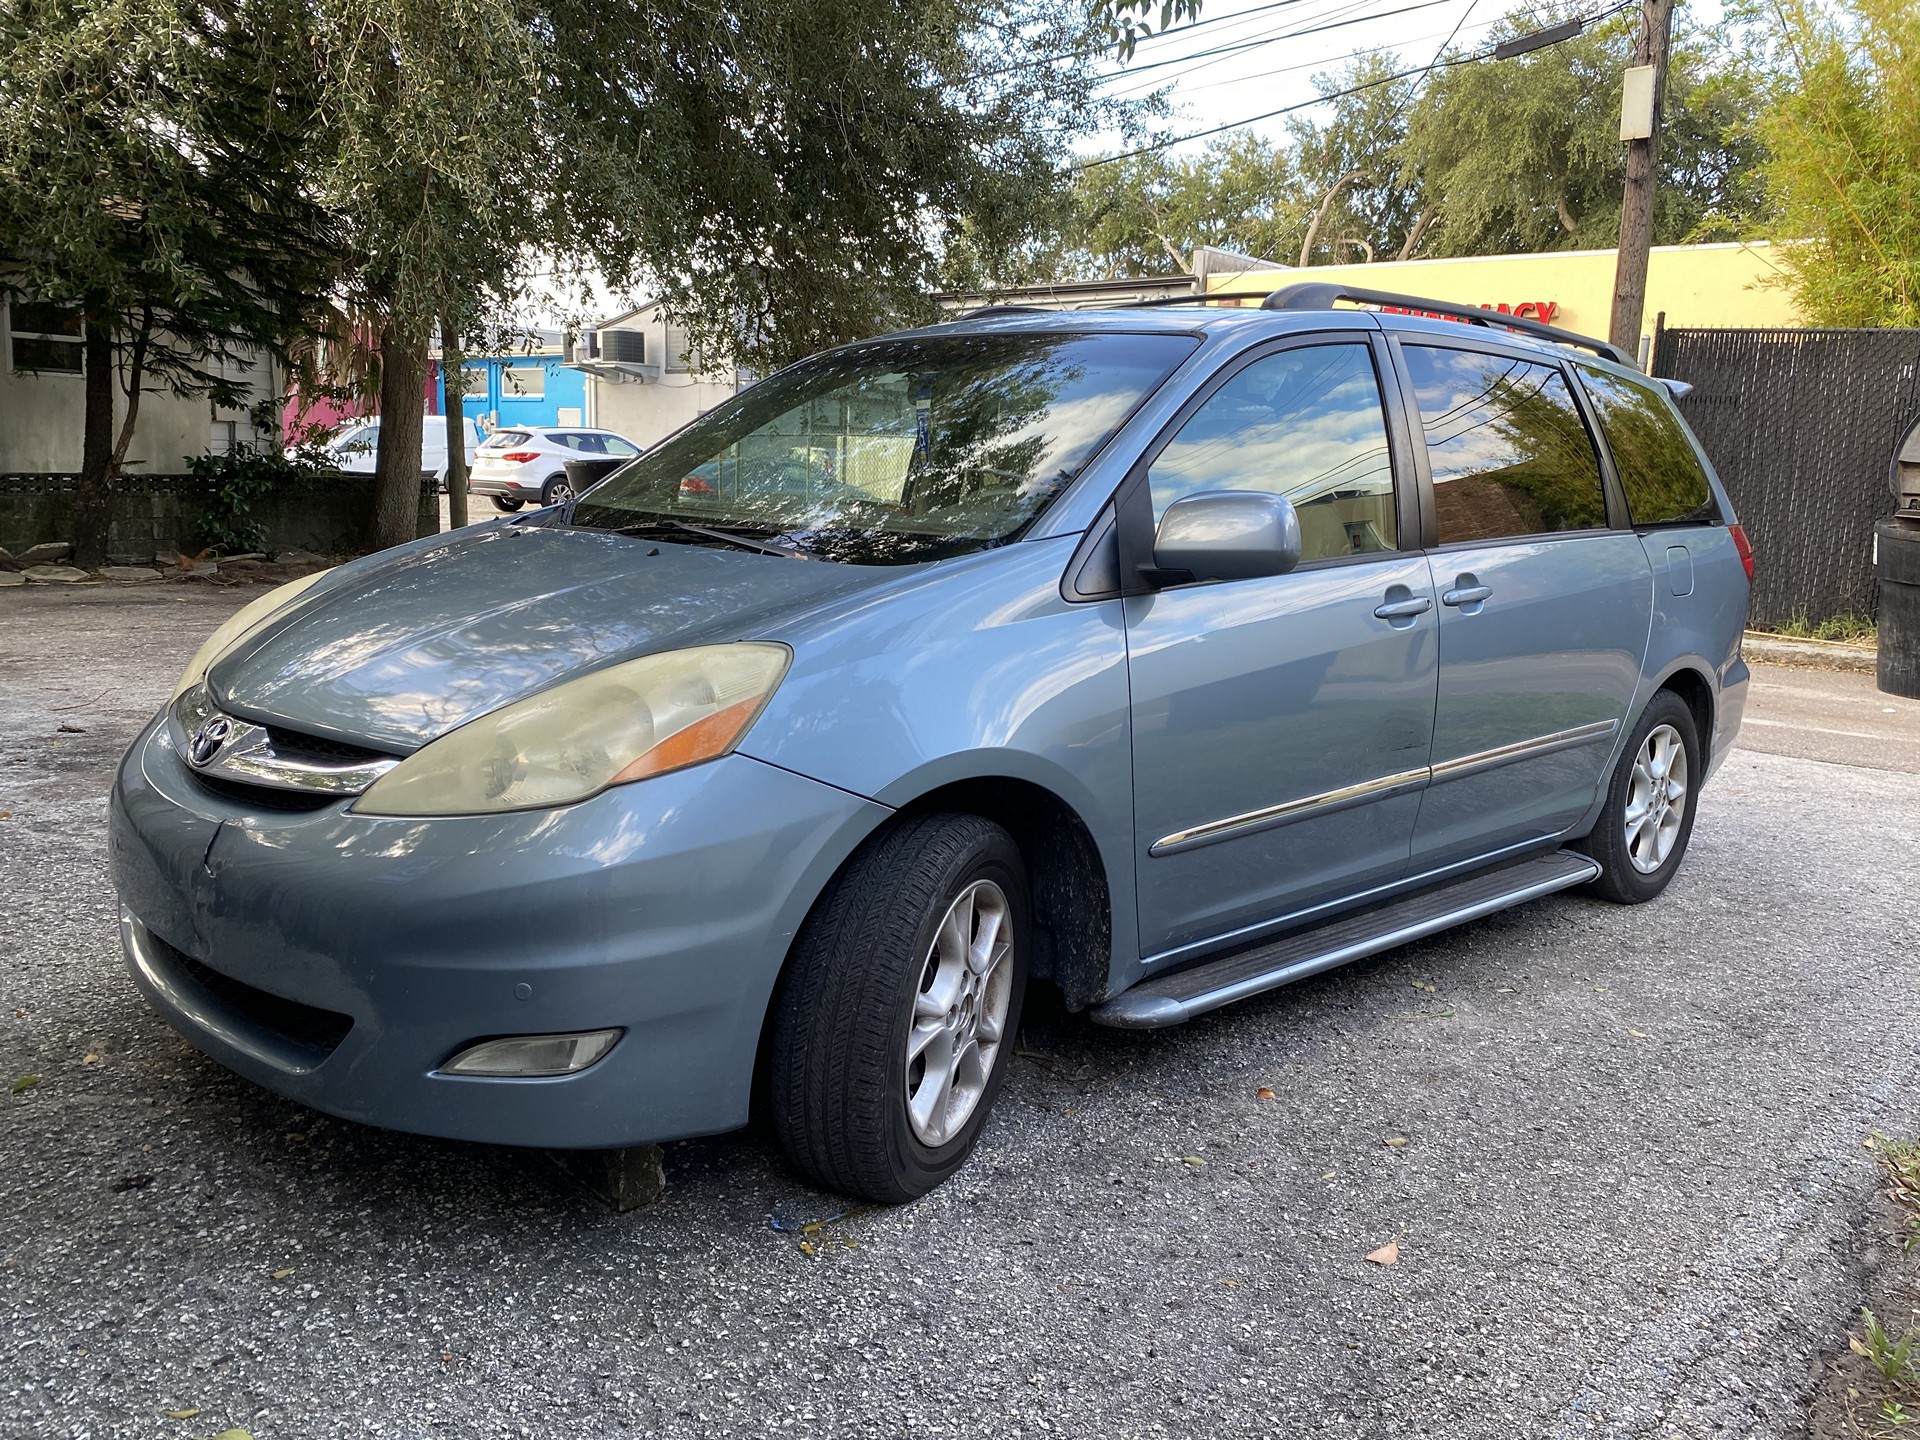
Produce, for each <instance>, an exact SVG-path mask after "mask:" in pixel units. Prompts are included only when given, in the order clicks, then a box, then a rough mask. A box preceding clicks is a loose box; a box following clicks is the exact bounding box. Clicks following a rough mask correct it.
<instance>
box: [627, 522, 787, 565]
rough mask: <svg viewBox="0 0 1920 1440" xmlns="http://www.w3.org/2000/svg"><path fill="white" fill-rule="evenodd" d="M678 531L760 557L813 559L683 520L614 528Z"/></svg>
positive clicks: (638, 531)
mask: <svg viewBox="0 0 1920 1440" xmlns="http://www.w3.org/2000/svg"><path fill="white" fill-rule="evenodd" d="M661 530H679V531H682V532H684V533H686V534H688V535H699V536H703V537H704V538H706V539H708V540H718V541H720V543H721V544H723V545H734V546H738V547H739V548H740V549H742V550H757V551H759V552H760V553H761V554H762V555H778V556H780V557H781V558H782V559H785V560H811V559H813V558H814V557H813V556H811V555H809V554H807V552H806V551H804V550H797V549H795V548H794V547H793V546H791V545H781V544H777V543H776V542H774V541H771V540H756V539H754V538H753V537H752V536H751V535H741V534H738V533H736V532H735V531H732V530H715V529H711V528H710V527H708V526H705V525H691V524H689V523H688V522H686V521H685V520H665V519H662V520H643V521H641V522H640V523H638V524H636V525H621V526H618V527H616V528H615V530H614V532H613V533H614V534H616V535H641V534H645V533H647V532H648V531H656V532H657V531H661Z"/></svg>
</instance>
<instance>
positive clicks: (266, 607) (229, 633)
mask: <svg viewBox="0 0 1920 1440" xmlns="http://www.w3.org/2000/svg"><path fill="white" fill-rule="evenodd" d="M327 573H328V571H326V570H316V571H314V572H313V574H311V575H302V576H301V577H300V578H299V579H298V580H289V581H288V582H287V583H286V584H285V585H281V586H277V587H276V588H274V589H272V590H269V591H268V592H267V593H266V594H264V595H262V596H261V597H260V598H259V599H258V600H254V601H252V602H250V603H248V604H246V605H242V606H241V607H240V608H239V609H238V610H236V611H234V613H233V614H232V615H230V616H229V617H228V618H227V622H226V623H225V624H224V625H222V626H221V627H220V628H219V629H218V630H216V631H214V632H213V634H211V635H209V636H208V637H207V643H206V644H204V645H202V646H201V647H200V648H199V649H198V650H196V651H194V652H193V659H191V660H189V661H188V662H187V668H186V671H185V673H184V674H182V675H181V677H180V683H179V684H178V685H176V686H174V687H173V699H175V700H178V699H179V698H180V697H181V696H182V695H184V694H186V693H187V691H189V690H191V689H192V688H193V687H194V686H195V685H198V684H199V683H200V682H201V681H202V680H204V679H206V676H207V671H209V670H211V669H212V668H213V662H214V661H216V660H218V659H219V658H220V657H221V656H222V655H224V654H225V653H226V652H227V651H228V650H230V649H232V648H233V647H234V646H235V645H237V644H239V643H240V641H241V640H242V639H243V638H245V637H246V636H247V635H248V634H249V633H251V632H252V631H254V630H257V629H259V628H260V627H261V626H262V625H264V624H266V623H267V621H269V620H271V619H272V618H273V617H274V616H275V615H278V614H279V613H280V612H281V611H282V610H284V609H286V608H287V606H289V605H291V604H292V603H293V602H294V601H295V600H296V599H298V598H299V597H300V595H301V593H302V592H303V591H305V590H306V588H307V587H308V586H309V585H311V584H313V582H314V581H316V580H318V579H319V578H320V577H321V576H322V575H325V574H327ZM169 703H171V702H169Z"/></svg>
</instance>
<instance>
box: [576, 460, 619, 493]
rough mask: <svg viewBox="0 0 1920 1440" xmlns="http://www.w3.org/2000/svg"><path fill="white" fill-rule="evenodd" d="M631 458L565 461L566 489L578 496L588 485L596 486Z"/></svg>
mask: <svg viewBox="0 0 1920 1440" xmlns="http://www.w3.org/2000/svg"><path fill="white" fill-rule="evenodd" d="M632 458H633V457H632V456H630V455H627V456H613V455H607V456H597V457H595V458H594V459H592V460H569V461H567V488H568V489H569V490H571V491H573V493H574V494H576V495H578V494H579V493H580V492H581V491H582V490H585V489H586V488H587V487H588V486H589V485H597V484H599V483H600V482H601V481H602V480H604V479H606V478H607V476H609V475H611V474H612V473H613V472H614V471H616V470H618V469H619V468H620V467H621V466H622V465H624V464H626V463H627V461H628V460H631V459H632Z"/></svg>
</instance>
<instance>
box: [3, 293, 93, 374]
mask: <svg viewBox="0 0 1920 1440" xmlns="http://www.w3.org/2000/svg"><path fill="white" fill-rule="evenodd" d="M7 309H8V312H9V315H10V320H9V326H8V328H9V329H10V330H11V332H12V339H13V368H14V369H16V370H35V371H51V372H53V373H56V374H66V375H78V374H80V372H81V371H82V370H83V369H84V368H85V365H84V364H83V361H84V359H85V356H86V346H85V345H84V344H83V343H82V341H81V338H80V337H81V330H80V312H79V311H78V310H76V309H74V308H72V307H71V306H68V305H45V304H40V303H38V302H35V301H31V300H15V301H14V302H13V303H12V304H11V305H9V306H8V307H7Z"/></svg>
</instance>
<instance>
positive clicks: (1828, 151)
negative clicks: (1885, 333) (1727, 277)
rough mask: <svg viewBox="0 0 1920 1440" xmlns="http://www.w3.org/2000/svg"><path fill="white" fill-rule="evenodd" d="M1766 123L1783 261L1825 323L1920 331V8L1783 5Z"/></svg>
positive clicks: (1882, 3)
mask: <svg viewBox="0 0 1920 1440" xmlns="http://www.w3.org/2000/svg"><path fill="white" fill-rule="evenodd" d="M1771 18H1772V19H1773V21H1774V23H1775V25H1776V27H1777V31H1776V34H1777V40H1778V53H1777V69H1776V81H1777V88H1776V91H1775V94H1774V96H1773V98H1772V101H1771V103H1770V104H1769V105H1768V106H1767V108H1766V110H1765V112H1764V114H1763V116H1762V119H1761V125H1760V129H1761V133H1762V134H1763V135H1764V137H1765V138H1766V140H1767V142H1768V143H1769V145H1770V146H1771V148H1772V157H1771V159H1770V160H1769V161H1768V162H1767V165H1766V178H1767V182H1768V185H1769V187H1770V189H1771V192H1772V194H1773V196H1774V199H1775V202H1776V203H1777V205H1778V207H1779V213H1778V216H1777V219H1776V221H1775V226H1774V228H1775V233H1776V234H1777V235H1778V236H1779V237H1780V238H1781V239H1783V240H1788V241H1792V242H1793V243H1792V244H1789V245H1786V246H1783V248H1782V260H1783V263H1784V264H1785V266H1786V270H1787V274H1788V276H1789V277H1790V280H1791V284H1792V287H1793V290H1794V294H1795V296H1796V297H1797V298H1798V300H1799V302H1800V305H1801V307H1802V308H1803V309H1804V310H1805V311H1806V312H1807V317H1808V318H1809V319H1810V320H1813V321H1814V322H1815V323H1817V324H1822V325H1920V205H1916V203H1915V197H1916V195H1920V8H1916V7H1915V5H1914V4H1913V3H1912V0H1836V6H1835V7H1834V8H1827V7H1820V6H1816V5H1815V4H1813V3H1809V0H1776V3H1774V4H1773V5H1772V7H1771Z"/></svg>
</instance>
